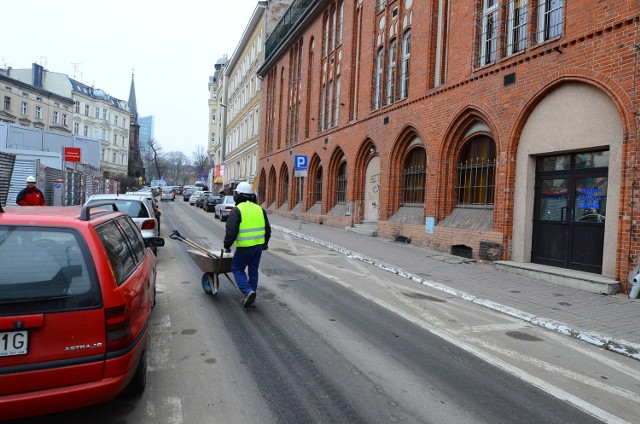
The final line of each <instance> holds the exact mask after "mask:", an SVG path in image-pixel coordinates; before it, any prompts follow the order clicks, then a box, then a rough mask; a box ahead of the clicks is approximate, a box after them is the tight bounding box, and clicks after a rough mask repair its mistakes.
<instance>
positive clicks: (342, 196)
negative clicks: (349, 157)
mask: <svg viewBox="0 0 640 424" xmlns="http://www.w3.org/2000/svg"><path fill="white" fill-rule="evenodd" d="M336 202H337V203H346V202H347V162H342V163H341V164H340V167H339V168H338V178H337V186H336Z"/></svg>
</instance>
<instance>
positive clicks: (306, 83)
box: [260, 0, 640, 280]
mask: <svg viewBox="0 0 640 424" xmlns="http://www.w3.org/2000/svg"><path fill="white" fill-rule="evenodd" d="M325 3H326V4H327V8H328V7H330V5H331V4H332V2H325ZM357 3H358V2H357V1H355V0H345V2H344V4H345V16H344V19H345V36H344V41H343V44H342V46H341V47H340V48H339V49H338V51H339V55H336V58H335V60H339V61H340V72H341V81H342V87H341V97H340V99H341V102H342V103H343V104H344V105H343V106H342V107H341V108H340V118H339V125H338V126H337V127H336V128H332V129H330V130H327V131H323V132H321V133H320V132H318V125H317V119H318V115H319V104H320V83H321V78H322V74H321V69H320V68H321V67H320V65H319V61H320V58H321V56H322V47H321V40H322V18H323V15H322V14H320V15H318V16H317V17H316V18H315V20H313V21H312V22H310V23H309V24H308V25H307V26H306V27H305V28H304V29H303V30H302V32H301V33H300V34H299V35H298V36H296V37H295V38H294V39H293V40H292V42H299V41H300V40H302V41H303V43H302V44H303V49H304V50H305V52H304V54H303V57H304V58H305V60H304V61H303V68H304V72H303V78H302V85H303V87H304V88H303V89H301V90H300V91H301V92H302V93H305V95H306V93H309V96H310V98H309V99H304V100H303V101H302V102H301V107H302V110H301V113H300V116H301V117H302V118H301V119H304V117H306V116H309V117H310V119H311V121H310V122H306V123H301V125H300V128H301V134H300V140H301V142H300V143H299V144H297V145H295V146H289V147H287V148H286V149H283V148H280V149H278V148H275V149H274V151H273V152H271V153H269V154H265V152H264V135H263V136H262V137H263V139H262V140H261V154H260V167H261V168H262V169H263V171H262V172H263V174H264V175H265V176H266V175H269V172H270V169H271V166H272V165H275V168H276V172H277V174H279V170H280V169H281V167H282V166H283V165H282V164H288V165H289V167H288V172H289V173H290V177H289V180H290V181H291V180H292V178H293V166H292V163H293V155H292V154H291V153H293V154H294V155H307V156H309V158H311V157H312V156H314V155H316V157H317V161H319V165H320V166H322V168H323V208H322V211H323V213H325V214H326V212H327V211H329V210H331V208H332V206H333V202H335V199H334V197H333V196H332V191H333V190H335V172H336V170H335V168H336V167H335V162H336V161H338V160H339V158H341V157H342V156H343V155H344V157H346V160H347V163H348V176H349V179H348V181H349V183H348V187H347V190H348V191H347V198H348V201H350V202H353V204H354V206H356V205H360V204H361V202H362V199H363V196H364V194H363V187H364V181H363V179H364V169H365V167H366V158H367V157H366V154H365V152H366V151H368V150H369V148H370V147H371V146H375V148H376V149H377V152H378V153H377V154H378V155H379V156H380V168H381V184H380V190H381V191H380V216H379V222H378V234H379V235H380V236H382V237H388V238H393V237H395V236H396V235H403V236H406V237H409V238H411V239H412V240H414V241H415V243H418V244H422V245H425V246H430V247H435V248H437V249H439V250H443V251H448V250H449V249H450V246H451V245H453V244H458V243H459V244H465V245H470V246H471V247H472V248H473V249H474V252H476V251H478V250H479V244H480V242H481V241H490V242H495V243H500V244H501V245H502V246H504V251H505V254H504V255H505V258H506V259H508V258H509V252H510V246H509V242H510V239H511V236H512V231H513V230H512V227H513V207H514V197H513V196H514V185H515V169H516V152H517V149H518V139H519V137H520V132H521V131H522V128H523V126H524V124H525V123H526V118H527V116H528V114H530V113H531V111H532V110H533V109H534V108H535V106H536V104H538V102H539V101H540V100H541V99H543V98H544V96H545V95H546V94H547V93H549V92H551V91H552V90H553V89H554V88H556V87H558V85H560V84H563V83H565V82H569V81H577V82H581V83H584V84H590V85H592V86H594V87H597V88H598V89H600V90H602V91H603V92H605V93H606V94H607V95H608V96H609V97H610V98H611V100H612V102H613V103H615V105H616V107H617V108H618V109H619V113H620V120H621V123H622V127H623V131H624V152H623V163H622V168H623V182H622V187H623V188H622V193H621V199H620V216H619V219H620V228H619V231H618V232H619V235H618V253H617V266H616V276H617V277H618V278H620V279H621V280H624V279H626V271H627V269H628V268H629V267H630V265H635V261H636V257H637V255H638V254H639V253H640V242H639V240H640V239H639V238H638V237H639V235H640V233H639V231H640V230H638V228H637V225H636V224H635V220H637V216H638V213H639V212H640V207H635V209H634V210H632V208H633V204H634V203H635V204H637V201H638V197H639V194H638V193H640V190H638V188H639V187H640V183H637V182H636V181H637V180H638V179H639V177H640V175H638V171H637V166H638V165H639V164H640V163H639V162H640V159H639V157H638V125H637V122H636V121H635V120H634V112H635V107H637V101H638V92H637V91H638V84H639V83H640V78H639V75H638V63H639V62H638V53H639V52H638V49H637V48H636V47H634V44H640V43H639V42H640V31H639V26H638V24H639V16H640V11H639V9H640V8H639V6H638V2H637V1H631V0H625V1H622V0H617V1H607V2H565V9H564V22H565V27H564V34H563V35H562V36H561V37H559V38H556V39H552V40H550V41H547V42H544V43H540V44H538V43H537V42H536V41H535V39H534V32H535V26H536V22H535V15H536V10H535V8H534V6H535V5H536V4H537V2H536V1H530V2H529V5H530V10H529V12H530V14H531V19H530V24H529V31H528V34H529V37H530V39H529V41H528V47H527V48H526V50H525V51H523V52H520V53H518V54H514V55H511V56H505V54H504V45H505V40H504V36H505V35H504V30H502V31H503V33H502V34H500V37H501V38H500V39H499V44H500V46H501V47H500V51H499V52H498V60H497V61H496V62H495V63H494V64H492V65H489V66H485V67H482V68H477V67H475V66H474V63H476V62H475V60H476V59H477V56H478V47H477V45H478V42H477V40H478V37H479V31H480V29H479V25H478V21H479V13H480V11H479V7H480V4H481V3H482V2H481V1H479V0H478V1H461V2H452V3H451V5H450V6H451V10H450V11H449V20H448V22H449V31H448V33H447V38H446V52H447V57H446V68H445V69H446V81H445V83H444V84H442V85H441V86H439V87H436V88H433V81H434V78H433V75H434V72H435V69H434V66H435V55H436V53H435V44H434V37H435V36H436V34H437V27H436V23H437V19H436V17H435V15H434V13H435V11H436V10H437V7H436V6H437V4H438V1H437V0H434V1H414V2H413V5H412V7H411V10H408V11H405V10H403V7H404V5H405V4H406V2H404V1H388V2H387V3H388V5H389V6H388V7H390V8H393V7H395V6H398V7H399V8H400V9H399V14H400V19H401V20H402V22H404V19H405V16H406V19H407V21H409V22H410V23H411V25H410V28H411V31H412V46H411V61H410V77H409V78H410V83H409V84H410V85H409V96H408V98H407V99H405V100H400V101H395V102H394V103H393V104H391V105H389V106H383V107H382V108H380V109H379V110H375V111H374V110H371V105H372V80H373V71H372V70H373V68H374V56H375V51H376V49H377V43H376V40H378V39H379V34H380V33H381V32H382V33H384V31H388V30H389V21H387V22H386V23H387V25H386V26H385V27H384V28H385V30H384V31H380V29H379V22H380V18H381V15H379V14H377V13H376V10H375V4H376V3H377V2H374V1H364V2H362V3H363V5H362V9H361V12H360V13H359V14H358V13H357ZM502 3H506V2H505V1H502ZM500 10H501V12H500V13H501V15H500V19H501V20H500V22H501V24H502V23H503V22H505V20H504V19H505V18H506V16H505V14H506V7H504V8H500ZM400 27H402V23H401V24H400ZM501 27H504V25H501ZM358 31H359V32H358ZM398 32H399V33H402V28H400V30H399V31H398ZM311 39H313V40H314V47H313V48H314V58H316V59H315V60H316V61H317V63H314V66H313V67H312V69H311V70H310V72H307V71H308V66H309V64H308V63H307V58H308V57H309V54H308V53H309V49H310V48H311V46H310V42H309V40H311ZM358 40H359V41H360V45H358V44H357V42H358ZM288 66H289V53H288V50H287V49H284V51H283V53H282V55H281V57H280V58H279V59H278V60H277V61H276V63H275V64H274V65H273V67H271V68H269V69H267V70H265V72H264V74H265V75H268V76H267V77H265V78H268V77H271V76H272V75H277V78H278V81H276V91H277V92H278V96H280V95H281V94H282V95H283V100H282V101H281V102H277V103H278V105H279V106H278V108H280V107H281V106H280V104H282V105H283V106H284V105H286V92H285V93H281V88H283V87H281V82H280V77H281V75H284V76H285V77H284V88H285V89H286V86H287V77H286V76H287V75H288ZM272 69H277V70H278V71H277V72H275V73H268V72H269V71H270V70H272ZM309 74H310V76H309ZM508 74H515V83H513V84H511V85H506V86H505V84H504V78H505V76H506V75H508ZM307 100H308V101H307ZM634 103H635V104H636V106H634ZM307 105H309V107H310V108H311V110H310V111H307V110H306V108H307ZM262 109H263V110H266V109H265V107H264V105H263V108H262ZM281 113H284V114H286V108H284V109H278V110H277V111H276V115H278V114H281ZM283 116H285V117H286V115H283ZM266 121H267V117H266V116H263V117H262V127H261V128H265V124H266ZM284 121H286V119H284V120H283V119H281V118H278V117H276V122H277V123H276V133H277V134H279V135H278V137H280V139H281V140H284V139H283V138H282V137H283V135H284V133H285V132H284V128H282V125H283V124H282V122H284ZM478 121H480V122H482V123H484V124H485V125H486V127H487V128H488V129H489V130H488V132H487V135H490V136H491V137H492V138H493V140H495V143H496V149H497V165H496V190H495V199H494V215H493V230H492V231H491V232H488V233H483V232H474V231H468V230H464V229H459V228H458V229H451V228H440V227H438V226H436V230H435V234H433V235H427V234H425V232H424V227H423V226H417V225H407V224H394V223H390V222H388V221H387V220H388V218H389V217H390V216H391V215H393V214H394V213H395V212H396V211H397V210H398V207H399V196H398V192H399V189H400V181H401V180H400V176H401V168H402V163H403V159H404V157H403V154H404V152H406V150H407V146H408V145H409V144H410V143H411V142H412V140H414V138H415V137H418V138H419V139H420V140H421V141H422V143H423V145H424V147H425V149H426V152H427V184H426V196H425V198H426V199H427V200H426V201H425V205H424V216H425V217H426V216H432V217H435V218H436V222H438V221H440V220H442V219H444V218H445V217H447V216H448V215H449V214H450V213H451V211H452V208H453V207H454V206H455V203H456V198H455V196H454V192H453V187H454V184H455V175H456V166H457V165H456V161H457V158H458V157H459V154H460V151H461V149H462V148H463V146H464V143H465V142H466V141H467V140H468V137H467V136H466V133H467V131H468V130H469V128H470V127H471V126H472V125H473V124H474V123H476V122H478ZM307 124H308V126H309V128H310V135H309V137H308V138H305V137H304V128H305V127H306V125H307ZM278 125H279V126H278ZM576 125H579V123H576ZM283 144H284V143H283V142H281V143H280V146H282V145H283ZM274 145H277V143H274ZM290 150H291V151H290ZM309 178H310V179H309V180H308V181H312V180H311V176H310V177H309ZM265 179H266V177H265ZM267 180H268V179H267ZM634 184H635V187H634ZM276 186H277V185H276ZM292 186H293V185H292V184H291V183H290V184H289V187H292ZM272 189H273V187H271V186H269V187H267V191H269V190H272ZM309 194H310V186H309V183H308V182H305V194H304V196H303V197H305V199H303V201H304V202H305V203H304V205H310V204H313V202H309V201H308V200H306V197H307V196H309ZM267 196H269V195H267ZM274 198H281V197H280V196H278V197H274ZM289 198H290V199H293V198H297V195H296V196H294V195H292V194H290V195H289ZM358 210H360V211H361V210H362V208H356V207H354V211H358ZM313 219H314V220H320V218H319V217H315V216H314V217H313ZM353 219H354V220H355V221H356V222H358V220H359V219H362V216H361V215H360V216H354V217H353ZM323 221H324V223H325V224H326V225H332V224H335V225H336V226H340V225H343V223H344V222H345V221H347V222H348V219H346V218H345V219H342V220H340V219H339V220H336V219H335V217H324V219H323ZM623 276H624V277H623Z"/></svg>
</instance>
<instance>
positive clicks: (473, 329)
mask: <svg viewBox="0 0 640 424" xmlns="http://www.w3.org/2000/svg"><path fill="white" fill-rule="evenodd" d="M523 328H531V326H530V325H527V323H524V322H510V323H505V324H487V325H473V326H470V327H463V328H461V329H460V330H458V331H455V332H454V333H457V334H465V333H487V332H491V331H510V330H520V329H523Z"/></svg>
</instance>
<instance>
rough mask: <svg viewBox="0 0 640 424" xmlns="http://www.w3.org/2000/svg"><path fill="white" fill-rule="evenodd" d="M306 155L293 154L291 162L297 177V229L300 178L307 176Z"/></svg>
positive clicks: (300, 207) (300, 188)
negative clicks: (292, 161)
mask: <svg viewBox="0 0 640 424" xmlns="http://www.w3.org/2000/svg"><path fill="white" fill-rule="evenodd" d="M307 167H308V164H307V157H306V156H303V155H295V157H294V163H293V173H294V177H298V229H299V230H301V229H302V178H303V177H306V176H307Z"/></svg>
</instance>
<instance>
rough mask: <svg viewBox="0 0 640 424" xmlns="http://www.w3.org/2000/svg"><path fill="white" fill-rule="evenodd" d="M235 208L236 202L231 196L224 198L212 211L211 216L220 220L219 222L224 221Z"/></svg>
mask: <svg viewBox="0 0 640 424" xmlns="http://www.w3.org/2000/svg"><path fill="white" fill-rule="evenodd" d="M235 207H236V201H235V200H233V196H224V199H222V201H221V202H220V203H218V204H217V205H216V206H215V208H214V209H213V216H215V217H216V218H220V221H226V220H227V218H228V217H229V214H230V213H231V211H232V210H233V208H235Z"/></svg>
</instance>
